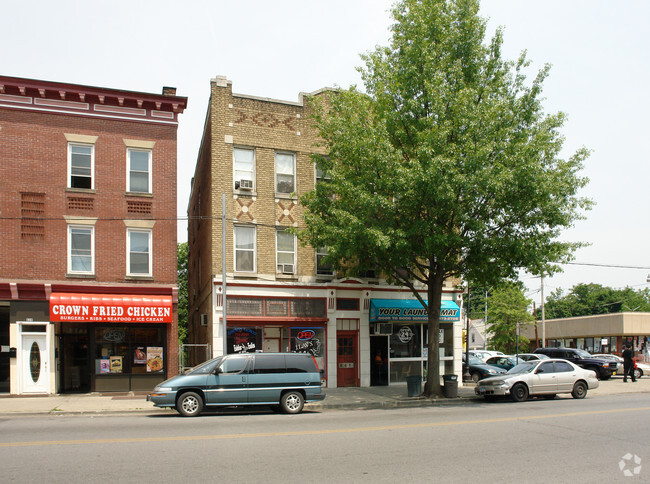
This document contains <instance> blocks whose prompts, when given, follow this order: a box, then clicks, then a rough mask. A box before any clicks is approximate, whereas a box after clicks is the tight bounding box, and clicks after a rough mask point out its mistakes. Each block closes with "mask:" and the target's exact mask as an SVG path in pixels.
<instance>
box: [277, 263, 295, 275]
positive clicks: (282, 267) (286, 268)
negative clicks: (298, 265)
mask: <svg viewBox="0 0 650 484" xmlns="http://www.w3.org/2000/svg"><path fill="white" fill-rule="evenodd" d="M278 272H282V274H293V272H294V267H293V264H278Z"/></svg>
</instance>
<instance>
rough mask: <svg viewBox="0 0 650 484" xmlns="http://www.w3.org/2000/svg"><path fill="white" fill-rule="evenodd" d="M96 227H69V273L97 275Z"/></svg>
mask: <svg viewBox="0 0 650 484" xmlns="http://www.w3.org/2000/svg"><path fill="white" fill-rule="evenodd" d="M94 248H95V227H93V226H87V225H68V273H70V274H94V273H95V250H94Z"/></svg>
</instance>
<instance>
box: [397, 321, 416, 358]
mask: <svg viewBox="0 0 650 484" xmlns="http://www.w3.org/2000/svg"><path fill="white" fill-rule="evenodd" d="M421 329H422V325H416V324H410V325H407V324H405V325H398V324H393V334H392V335H391V337H390V357H391V358H417V357H420V356H421V355H422V348H421V343H420V342H421V341H422V340H421V338H420V331H421Z"/></svg>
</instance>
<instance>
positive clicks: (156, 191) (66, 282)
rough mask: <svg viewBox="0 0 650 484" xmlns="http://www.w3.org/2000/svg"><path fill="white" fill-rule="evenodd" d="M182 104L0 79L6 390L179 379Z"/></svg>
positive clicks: (0, 318) (1, 373)
mask: <svg viewBox="0 0 650 484" xmlns="http://www.w3.org/2000/svg"><path fill="white" fill-rule="evenodd" d="M175 92H176V90H175V89H173V88H165V89H163V93H162V94H151V93H142V92H132V91H124V90H116V89H107V88H101V87H91V86H81V85H76V84H69V83H61V82H50V81H41V80H35V79H21V78H13V77H6V76H0V160H1V163H0V177H1V178H2V180H3V181H2V186H1V187H0V216H1V218H0V232H1V233H2V250H0V344H1V345H2V349H3V352H2V353H0V355H2V360H0V385H1V387H0V391H11V393H18V394H22V393H55V392H57V393H62V392H72V391H113V390H115V391H125V390H149V389H151V388H153V386H154V384H155V383H156V382H158V381H162V380H163V379H165V378H166V377H167V376H170V375H174V374H176V373H177V371H178V364H177V361H178V326H177V324H178V320H177V299H178V298H177V286H176V277H177V276H176V132H177V128H178V118H179V115H180V114H181V113H182V112H183V110H184V109H185V107H186V105H187V98H185V97H179V96H176V95H175Z"/></svg>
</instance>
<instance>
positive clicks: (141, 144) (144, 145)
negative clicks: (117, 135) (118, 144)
mask: <svg viewBox="0 0 650 484" xmlns="http://www.w3.org/2000/svg"><path fill="white" fill-rule="evenodd" d="M122 141H124V144H125V145H126V146H127V147H128V148H139V149H143V150H152V149H153V147H154V146H155V145H156V142H155V141H146V140H141V139H126V138H125V139H123V140H122Z"/></svg>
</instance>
